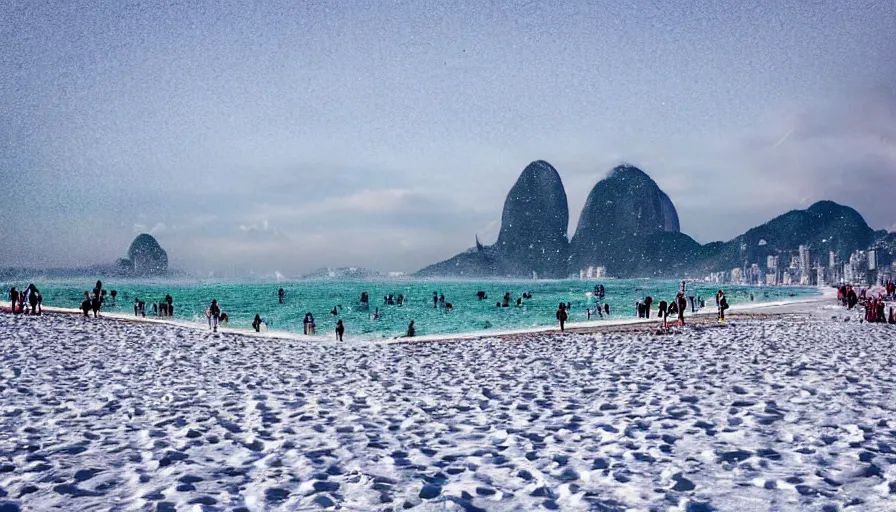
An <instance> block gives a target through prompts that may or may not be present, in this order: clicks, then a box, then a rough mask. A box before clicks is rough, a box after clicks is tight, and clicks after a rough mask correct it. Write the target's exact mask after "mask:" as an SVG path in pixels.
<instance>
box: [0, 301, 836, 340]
mask: <svg viewBox="0 0 896 512" xmlns="http://www.w3.org/2000/svg"><path fill="white" fill-rule="evenodd" d="M819 292H820V293H819V295H816V296H812V297H808V298H798V299H793V300H782V301H772V302H752V303H738V304H732V305H731V307H730V308H729V309H728V312H727V319H731V320H738V319H743V318H757V317H765V316H769V315H783V314H792V313H806V312H809V311H811V305H813V304H818V305H825V304H832V302H831V299H833V298H835V297H836V290H834V289H832V288H830V289H829V288H821V289H819ZM0 310H3V314H11V313H9V311H8V310H9V302H8V301H0ZM42 311H43V313H44V314H47V313H49V314H53V315H57V314H58V315H77V316H83V312H82V311H81V310H80V309H74V308H60V307H54V306H46V307H43V308H42ZM717 314H718V313H717V310H716V309H715V308H713V307H710V306H707V307H705V308H703V309H702V310H697V311H696V312H690V311H688V313H687V314H686V315H685V327H687V325H694V324H696V325H707V324H715V323H716V321H715V317H716V315H717ZM27 316H31V315H27ZM90 318H93V317H90ZM672 318H673V317H669V319H667V323H668V326H669V330H670V331H671V330H673V328H676V327H679V328H680V326H677V325H673V324H674V320H672ZM99 319H100V320H102V319H112V320H117V321H124V322H137V323H148V324H158V325H172V326H177V327H186V328H191V329H195V330H197V331H207V332H211V331H210V330H209V329H208V327H207V325H206V324H204V323H200V322H192V321H187V320H177V319H170V318H159V317H138V316H132V315H128V314H124V313H102V312H101V314H100V317H99ZM659 320H660V319H659V318H658V317H652V318H649V319H646V318H637V317H624V318H614V319H611V320H591V321H585V322H573V323H567V324H566V329H565V330H564V331H563V332H562V333H561V331H560V328H559V326H558V325H556V324H553V325H549V326H542V327H527V328H522V329H510V330H503V331H487V330H481V331H471V332H466V333H440V334H428V335H422V336H415V337H413V338H406V337H396V338H374V337H363V336H359V337H352V338H350V340H351V341H364V342H370V343H382V344H395V343H431V342H451V341H463V340H476V339H486V338H497V339H507V338H511V339H512V338H515V337H518V336H531V335H543V334H593V333H614V332H632V331H638V330H639V328H643V331H644V332H654V331H656V329H657V328H658V327H659ZM217 332H218V333H221V334H237V335H242V336H248V337H254V338H262V339H283V340H291V341H308V342H311V341H314V342H336V339H335V338H336V336H335V333H328V335H326V336H307V335H303V334H298V333H293V332H289V331H281V330H264V331H261V332H255V331H253V330H251V329H246V328H239V327H221V326H220V325H219V326H218V331H217Z"/></svg>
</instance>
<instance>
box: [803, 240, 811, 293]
mask: <svg viewBox="0 0 896 512" xmlns="http://www.w3.org/2000/svg"><path fill="white" fill-rule="evenodd" d="M811 272H812V260H811V259H810V257H809V247H807V246H805V245H801V246H800V283H801V284H810V283H809V279H808V278H809V275H810V274H811ZM804 281H805V282H804Z"/></svg>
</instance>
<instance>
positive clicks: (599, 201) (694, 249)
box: [418, 161, 896, 278]
mask: <svg viewBox="0 0 896 512" xmlns="http://www.w3.org/2000/svg"><path fill="white" fill-rule="evenodd" d="M568 220H569V212H568V206H567V201H566V193H565V191H564V190H563V184H562V182H561V180H560V176H559V174H558V173H557V171H556V170H555V169H554V168H553V167H551V166H550V164H548V163H546V162H542V161H538V162H533V163H531V164H530V165H529V166H528V167H526V169H525V170H524V171H523V173H522V174H521V175H520V177H519V179H518V180H517V182H516V184H515V185H514V186H513V188H512V189H511V190H510V193H509V194H508V195H507V199H506V201H505V203H504V212H503V216H502V218H501V231H500V234H499V236H498V241H497V242H496V243H495V245H492V246H483V245H482V244H480V243H479V240H478V238H477V239H476V247H475V248H473V249H469V250H468V251H466V252H463V253H461V254H458V255H457V256H455V257H453V258H451V259H449V260H446V261H443V262H441V263H437V264H435V265H431V266H429V267H427V268H425V269H423V270H421V271H420V272H419V273H418V275H422V276H459V277H460V276H462V277H526V278H528V277H531V276H532V274H533V272H535V273H537V274H538V276H539V277H544V278H562V277H566V276H567V275H570V274H577V273H578V271H579V270H580V269H586V268H588V267H589V266H603V267H606V269H607V273H608V274H609V275H611V276H614V277H622V278H625V277H669V278H672V277H676V278H677V277H685V276H688V275H691V276H693V275H703V274H705V273H707V272H715V271H730V270H731V269H732V268H740V267H741V266H742V265H743V263H744V259H745V258H746V260H747V261H749V262H750V263H758V264H759V265H760V266H762V267H764V266H765V261H766V257H767V256H770V255H779V254H785V255H786V254H789V253H794V252H795V251H797V249H798V248H799V246H800V245H806V246H808V247H809V249H810V252H811V253H812V254H813V255H814V258H822V259H826V256H827V254H828V252H829V251H833V252H835V253H836V254H837V255H838V256H839V257H840V259H841V260H846V259H848V258H849V255H850V254H851V253H852V252H853V251H856V250H865V249H868V248H874V249H875V250H877V251H878V257H879V258H880V262H881V264H884V265H886V264H888V263H889V262H890V261H893V260H894V259H896V234H893V233H887V232H886V231H880V232H875V231H874V230H872V229H871V228H870V227H869V226H868V224H867V223H866V222H865V219H864V218H862V216H861V215H860V214H859V213H858V212H857V211H855V210H854V209H852V208H849V207H847V206H842V205H839V204H837V203H834V202H832V201H821V202H818V203H815V204H814V205H812V206H810V207H809V208H808V209H806V210H793V211H790V212H787V213H785V214H784V215H780V216H778V217H776V218H774V219H772V220H771V221H769V222H766V223H765V224H763V225H761V226H758V227H756V228H753V229H751V230H749V231H747V232H746V233H744V234H743V235H741V236H738V237H736V238H734V239H733V240H730V241H728V242H712V243H709V244H706V245H700V244H699V243H697V242H696V241H695V240H694V239H692V238H691V237H689V236H687V235H686V234H684V233H681V232H680V226H679V221H678V213H677V212H676V210H675V205H673V204H672V201H671V200H670V199H669V196H668V195H666V193H665V192H663V191H662V190H660V188H659V186H658V185H657V184H656V182H654V181H653V180H652V179H651V178H650V177H649V176H648V175H647V174H645V173H644V172H643V171H641V170H640V169H638V168H637V167H634V166H631V165H621V166H618V167H616V168H615V169H613V170H612V171H611V172H610V174H609V175H608V176H607V177H606V178H604V179H603V180H601V181H599V182H598V183H597V184H596V185H595V186H594V188H593V189H592V190H591V193H590V194H589V195H588V199H587V201H586V203H585V208H584V209H583V210H582V215H581V216H580V218H579V223H578V226H577V228H576V232H575V236H573V238H572V240H571V241H570V242H569V243H567V236H566V226H567V223H568Z"/></svg>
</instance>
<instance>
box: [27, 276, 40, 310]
mask: <svg viewBox="0 0 896 512" xmlns="http://www.w3.org/2000/svg"><path fill="white" fill-rule="evenodd" d="M38 296H40V293H39V292H38V291H37V288H35V286H34V285H33V284H29V285H28V305H29V306H31V314H32V315H36V314H37V298H38Z"/></svg>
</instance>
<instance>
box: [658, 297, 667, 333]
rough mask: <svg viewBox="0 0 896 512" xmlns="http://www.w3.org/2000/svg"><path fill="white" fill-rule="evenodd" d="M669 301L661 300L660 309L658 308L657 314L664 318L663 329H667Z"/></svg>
mask: <svg viewBox="0 0 896 512" xmlns="http://www.w3.org/2000/svg"><path fill="white" fill-rule="evenodd" d="M668 308H669V303H667V302H666V301H664V300H661V301H660V305H659V309H658V310H657V313H656V314H657V315H659V317H660V318H662V319H663V330H665V329H666V317H667V316H669V310H668Z"/></svg>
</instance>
